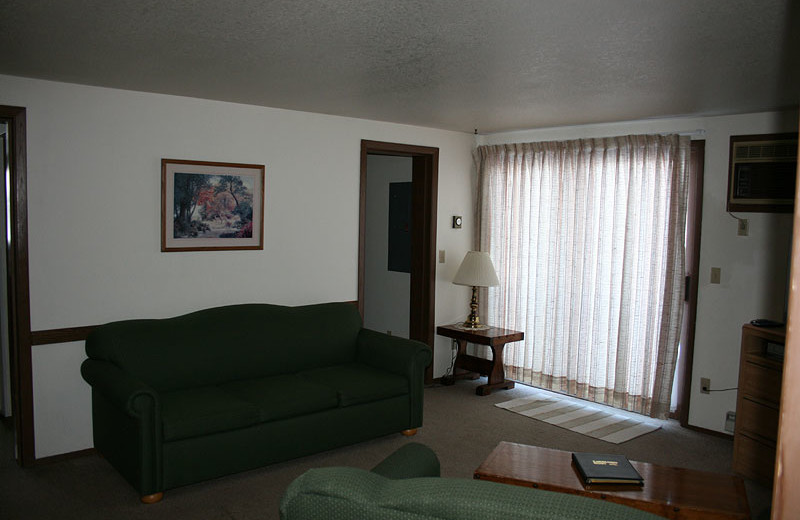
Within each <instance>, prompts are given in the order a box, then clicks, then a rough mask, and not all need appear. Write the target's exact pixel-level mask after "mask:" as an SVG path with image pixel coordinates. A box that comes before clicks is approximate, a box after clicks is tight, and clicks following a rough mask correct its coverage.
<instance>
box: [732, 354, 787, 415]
mask: <svg viewBox="0 0 800 520" xmlns="http://www.w3.org/2000/svg"><path fill="white" fill-rule="evenodd" d="M782 377H783V373H782V372H781V371H780V370H775V369H772V368H766V367H763V366H761V365H757V364H755V363H751V362H749V361H746V362H745V366H744V370H743V373H742V382H741V383H742V384H741V388H739V391H740V392H744V395H745V396H750V397H753V398H755V399H759V400H761V401H768V402H771V403H775V405H776V406H777V404H778V403H779V402H780V399H781V379H782Z"/></svg>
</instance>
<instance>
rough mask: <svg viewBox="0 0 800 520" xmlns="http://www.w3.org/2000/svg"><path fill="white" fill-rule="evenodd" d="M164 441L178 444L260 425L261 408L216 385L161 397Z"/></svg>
mask: <svg viewBox="0 0 800 520" xmlns="http://www.w3.org/2000/svg"><path fill="white" fill-rule="evenodd" d="M161 419H162V424H163V427H164V440H165V441H174V440H178V439H185V438H188V437H198V436H201V435H208V434H211V433H217V432H221V431H225V430H233V429H236V428H243V427H245V426H250V425H252V424H257V423H258V422H259V419H260V414H259V410H258V407H257V406H255V405H253V404H252V403H248V402H247V401H243V400H241V399H239V398H237V397H235V396H234V395H232V394H230V393H229V392H226V391H224V390H222V389H220V388H219V387H216V386H207V387H200V388H187V389H184V390H173V391H172V392H164V393H162V394H161Z"/></svg>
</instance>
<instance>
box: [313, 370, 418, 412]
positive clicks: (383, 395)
mask: <svg viewBox="0 0 800 520" xmlns="http://www.w3.org/2000/svg"><path fill="white" fill-rule="evenodd" d="M299 375H300V377H302V378H303V379H305V380H307V381H310V382H313V383H317V384H321V385H324V386H326V387H328V388H331V389H333V390H335V391H336V392H337V394H338V396H339V405H340V406H351V405H354V404H361V403H368V402H371V401H378V400H380V399H388V398H390V397H396V396H398V395H405V394H408V380H407V379H406V378H405V377H402V376H398V375H396V374H392V373H391V372H387V371H385V370H380V369H377V368H373V367H371V366H368V365H365V364H363V363H347V364H344V365H336V366H332V367H327V368H319V369H316V370H308V371H305V372H301V373H300V374H299Z"/></svg>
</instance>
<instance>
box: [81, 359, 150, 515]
mask: <svg viewBox="0 0 800 520" xmlns="http://www.w3.org/2000/svg"><path fill="white" fill-rule="evenodd" d="M81 375H82V376H83V378H84V379H85V380H86V382H87V383H89V385H91V387H92V431H93V437H94V447H95V448H96V449H97V450H98V451H99V452H100V453H102V454H103V456H104V457H106V459H108V461H109V462H111V464H112V465H113V466H114V467H115V468H117V470H118V471H119V472H120V473H121V474H122V475H123V476H124V477H125V478H126V479H127V480H128V481H129V482H130V483H131V484H133V485H134V487H136V489H137V490H138V491H139V494H140V496H142V497H146V496H149V495H155V494H157V493H160V492H162V491H163V489H164V481H163V469H162V458H163V452H162V430H161V401H160V399H159V396H158V392H157V391H156V390H154V389H153V388H152V387H150V386H149V385H147V384H145V383H144V382H142V381H139V380H138V379H136V378H134V377H132V376H131V375H130V374H127V373H126V372H124V371H123V370H121V369H120V368H119V367H117V366H116V365H114V364H113V363H110V362H108V361H102V360H98V359H87V360H85V361H84V362H83V364H82V365H81ZM143 500H144V499H143Z"/></svg>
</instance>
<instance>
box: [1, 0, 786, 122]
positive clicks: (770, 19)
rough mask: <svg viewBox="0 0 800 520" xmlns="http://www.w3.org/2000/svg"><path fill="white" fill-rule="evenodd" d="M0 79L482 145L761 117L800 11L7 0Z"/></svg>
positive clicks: (631, 3)
mask: <svg viewBox="0 0 800 520" xmlns="http://www.w3.org/2000/svg"><path fill="white" fill-rule="evenodd" d="M0 73H2V74H10V75H18V76H28V77H35V78H45V79H52V80H58V81H66V82H72V83H81V84H89V85H101V86H107V87H116V88H123V89H130V90H140V91H148V92H161V93H166V94H177V95H184V96H193V97H200V98H208V99H217V100H225V101H234V102H239V103H248V104H254V105H263V106H269V107H278V108H287V109H292V110H303V111H310V112H318V113H325V114H336V115H342V116H350V117H357V118H365V119H375V120H381V121H391V122H397V123H407V124H412V125H419V126H427V127H435V128H446V129H451V130H459V131H472V130H473V129H474V128H477V129H478V130H479V132H481V133H489V132H496V131H501V130H511V129H520V128H537V127H547V126H558V125H571V124H586V123H596V122H607V121H623V120H631V119H644V118H651V117H666V116H677V115H686V114H704V115H705V114H731V113H742V112H754V111H763V110H773V109H782V108H790V107H796V106H797V105H798V98H799V97H800V94H799V93H800V1H793V0H751V1H742V0H671V1H666V2H665V1H663V0H602V1H590V0H502V1H501V0H495V1H491V0H442V1H437V0H428V1H402V0H394V1H388V0H381V1H366V0H365V1H355V0H328V1H324V0H318V1H309V0H298V1H291V0H285V1H268V0H267V1H265V0H243V1H220V0H139V1H127V0H126V1H122V0H58V1H54V0H22V1H17V0H0ZM2 101H3V100H2V93H1V92H0V102H2Z"/></svg>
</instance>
